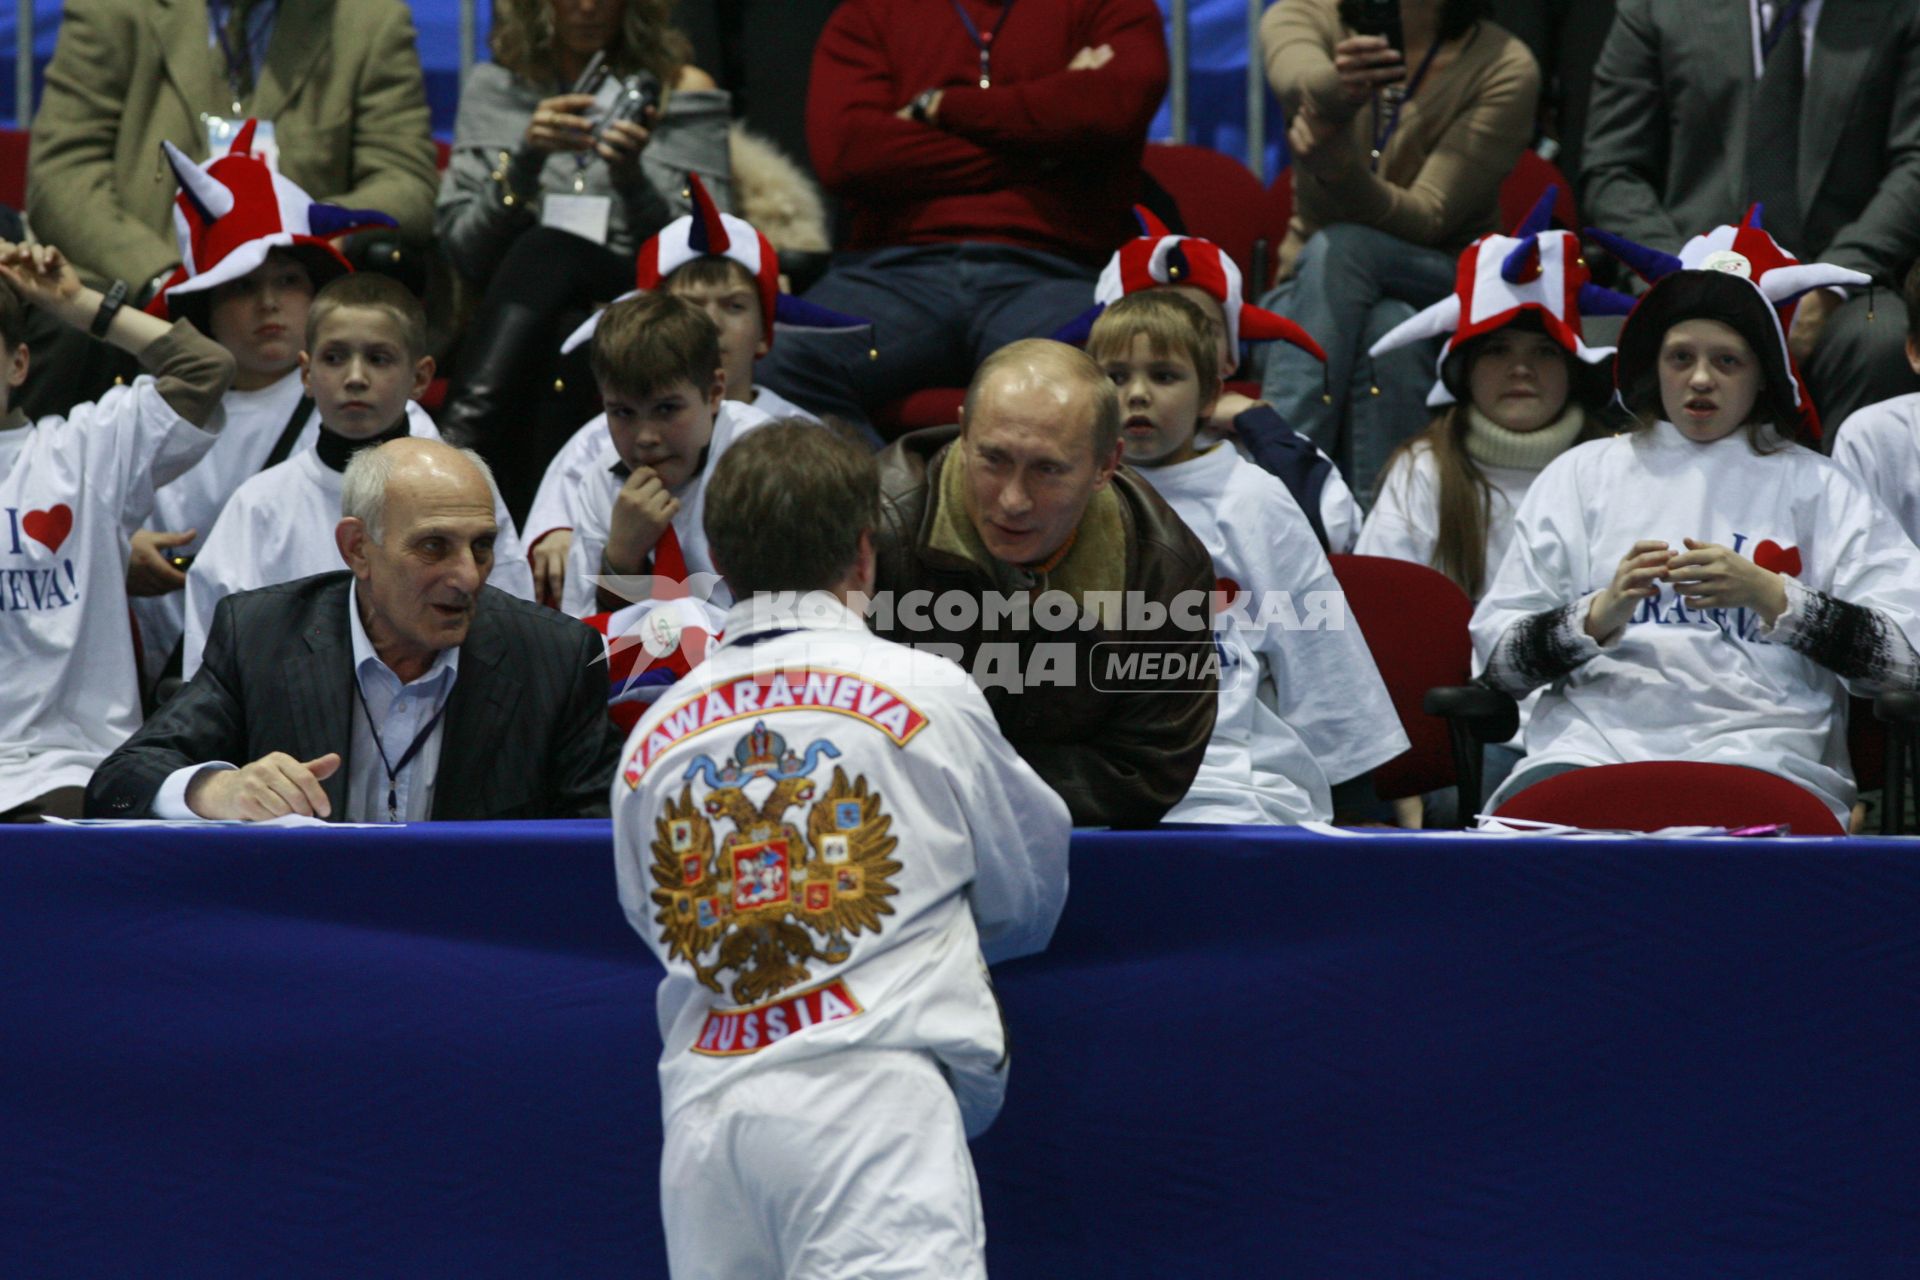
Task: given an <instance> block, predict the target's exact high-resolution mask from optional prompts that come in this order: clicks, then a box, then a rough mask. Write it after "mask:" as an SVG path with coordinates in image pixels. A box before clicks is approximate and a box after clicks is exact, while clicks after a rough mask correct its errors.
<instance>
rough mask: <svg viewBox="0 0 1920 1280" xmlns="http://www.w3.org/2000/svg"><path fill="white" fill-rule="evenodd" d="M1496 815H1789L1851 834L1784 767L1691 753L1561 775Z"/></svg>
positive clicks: (1696, 821)
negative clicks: (1692, 757)
mask: <svg viewBox="0 0 1920 1280" xmlns="http://www.w3.org/2000/svg"><path fill="white" fill-rule="evenodd" d="M1495 816H1496V817H1501V818H1525V819H1529V820H1531V821H1534V822H1560V823H1565V824H1567V825H1569V826H1575V827H1598V828H1602V829H1609V830H1619V831H1658V830H1659V829H1660V828H1661V827H1755V826H1761V825H1764V824H1767V823H1774V822H1784V823H1786V824H1787V826H1788V827H1789V828H1790V829H1791V830H1792V831H1793V833H1794V834H1795V835H1798V836H1843V835H1845V834H1847V833H1846V831H1845V829H1844V828H1842V827H1841V825H1840V823H1839V822H1838V821H1836V820H1835V818H1834V816H1833V812H1832V810H1830V809H1828V808H1827V806H1826V804H1825V803H1824V802H1823V801H1822V800H1821V799H1820V797H1818V796H1816V795H1814V794H1813V793H1812V792H1811V791H1808V790H1807V789H1806V788H1805V787H1802V786H1800V785H1799V784H1797V783H1794V782H1790V781H1788V780H1787V779H1786V778H1783V777H1781V776H1780V775H1779V774H1775V773H1767V772H1766V771H1764V770H1761V769H1749V768H1746V767H1745V766H1743V765H1733V764H1700V763H1697V762H1694V761H1689V760H1652V761H1644V762H1641V763H1637V764H1606V765H1596V766H1594V767H1593V768H1590V769H1575V770H1574V771H1573V772H1571V773H1561V774H1556V775H1554V776H1553V777H1551V778H1548V779H1547V780H1546V781H1544V782H1539V783H1535V784H1534V785H1533V786H1531V787H1528V788H1527V789H1526V790H1525V791H1522V792H1521V793H1520V794H1518V795H1516V796H1514V797H1513V798H1512V799H1510V800H1508V801H1507V802H1506V803H1505V804H1503V805H1501V806H1500V808H1499V811H1498V812H1497V814H1496V815H1495Z"/></svg>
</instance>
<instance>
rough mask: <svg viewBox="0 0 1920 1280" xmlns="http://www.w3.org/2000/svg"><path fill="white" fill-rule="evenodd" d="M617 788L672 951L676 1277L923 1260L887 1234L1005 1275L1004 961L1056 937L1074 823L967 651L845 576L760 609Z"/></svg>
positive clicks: (660, 705) (966, 1270) (700, 673)
mask: <svg viewBox="0 0 1920 1280" xmlns="http://www.w3.org/2000/svg"><path fill="white" fill-rule="evenodd" d="M612 805H613V822H614V859H615V866H616V871H617V873H618V879H619V885H620V901H621V904H622V906H623V907H624V908H625V910H626V914H627V919H628V921H629V922H630V923H631V924H632V925H633V927H634V929H635V930H636V931H637V932H638V933H639V934H640V936H641V937H642V938H643V939H645V940H646V942H647V945H648V946H649V947H651V948H653V950H654V952H655V954H656V955H658V956H659V957H660V960H661V962H662V963H663V964H664V965H665V966H666V969H667V974H666V977H665V978H664V979H663V980H662V981H661V984H660V990H659V996H658V1000H657V1005H658V1013H659V1018H660V1035H661V1040H662V1042H663V1049H662V1053H661V1059H660V1091H661V1107H662V1112H663V1115H664V1118H665V1123H666V1130H667V1145H666V1151H665V1153H664V1157H663V1162H662V1177H661V1186H662V1198H663V1201H664V1204H663V1209H664V1217H665V1220H666V1226H667V1243H668V1254H669V1259H670V1262H671V1264H672V1269H673V1273H674V1275H675V1276H676V1277H682V1278H683V1280H684V1278H685V1277H689V1276H722V1275H726V1276H733V1275H750V1274H751V1275H772V1274H790V1273H791V1272H789V1271H786V1270H785V1269H784V1268H787V1267H794V1266H796V1265H797V1260H798V1259H801V1258H807V1259H811V1260H812V1265H811V1266H809V1268H808V1269H807V1272H806V1273H807V1274H819V1275H827V1274H835V1275H837V1274H843V1272H842V1271H841V1270H837V1269H833V1268H832V1267H830V1266H828V1265H827V1264H828V1263H829V1262H831V1261H833V1260H835V1259H836V1258H837V1259H838V1261H839V1263H840V1265H841V1267H846V1266H851V1265H857V1260H859V1259H861V1258H863V1257H864V1258H865V1259H866V1261H867V1265H870V1266H875V1267H876V1268H882V1269H884V1274H887V1275H893V1274H907V1273H908V1272H906V1271H900V1270H897V1269H895V1268H894V1267H892V1266H891V1265H885V1264H882V1263H880V1262H879V1260H877V1259H875V1258H874V1254H873V1251H874V1249H875V1242H876V1241H886V1242H889V1244H894V1245H897V1246H898V1249H899V1251H900V1255H901V1257H903V1258H907V1259H913V1260H917V1264H918V1266H919V1270H918V1271H916V1272H914V1274H924V1275H941V1276H949V1275H952V1276H972V1275H984V1269H983V1265H982V1262H981V1258H982V1255H981V1252H980V1248H981V1244H982V1241H983V1235H982V1233H981V1231H980V1227H979V1201H978V1195H977V1192H976V1190H975V1188H974V1185H973V1179H972V1167H971V1162H970V1161H969V1159H968V1156H967V1152H966V1147H965V1141H964V1138H963V1136H962V1135H963V1130H964V1133H966V1134H977V1133H979V1132H981V1131H982V1130H984V1129H985V1128H986V1127H987V1125H989V1124H990V1123H991V1122H992V1120H993V1118H994V1116H995V1115H996V1114H997V1113H998V1111H999V1108H1000V1103H1001V1100H1002V1098H1003V1096H1004V1093H1005V1088H1006V1078H1007V1056H1006V1055H1007V1042H1006V1038H1005V1031H1004V1027H1003V1025H1002V1022H1001V1018H1000V1010H999V1006H998V1003H997V1002H996V1000H995V998H994V994H993V988H992V984H991V983H990V982H989V980H988V977H987V972H986V965H985V963H984V960H1000V959H1006V958H1010V957H1012V956H1016V955H1023V954H1027V953H1030V952H1034V951H1038V950H1040V949H1041V948H1043V947H1044V946H1045V945H1046V943H1047V939H1048V938H1049V937H1050V936H1051V934H1052V932H1053V926H1054V923H1055V921H1056V920H1057V919H1058V917H1059V913H1060V909H1061V906H1062V904H1063V902H1064V900H1065V895H1066V883H1067V862H1066V857H1067V837H1068V833H1069V828H1068V822H1069V819H1068V816H1067V808H1066V805H1065V803H1064V802H1063V801H1062V800H1061V799H1060V797H1059V796H1058V795H1056V794H1055V793H1054V792H1053V791H1052V790H1050V789H1049V788H1048V787H1047V786H1046V784H1045V783H1043V782H1042V781H1041V780H1040V778H1039V776H1038V775H1037V774H1035V773H1034V772H1033V770H1032V769H1031V768H1030V767H1029V766H1028V765H1027V764H1026V763H1025V762H1024V761H1023V760H1021V758H1020V757H1019V755H1018V754H1016V753H1015V751H1014V750H1013V748H1012V747H1010V746H1009V745H1008V744H1007V742H1006V739H1005V738H1004V737H1002V736H1001V734H1000V731H999V728H998V726H997V725H996V724H995V723H994V719H993V713H992V712H991V711H990V710H989V709H988V707H987V703H986V699H985V698H984V697H983V696H982V695H981V694H980V692H979V690H978V689H977V688H975V687H974V685H973V683H972V682H971V681H970V680H969V679H968V678H967V676H966V674H965V672H963V671H962V670H961V669H960V668H959V667H958V666H956V665H954V664H953V663H950V662H948V661H946V660H945V659H942V658H938V657H935V656H933V655H931V654H927V653H920V652H915V651H913V650H910V649H908V648H906V647H904V646H901V645H896V644H892V643H889V642H887V641H884V640H880V639H878V638H876V637H874V636H873V635H872V634H871V633H869V632H868V630H867V629H866V626H865V624H864V623H863V622H862V621H861V620H860V618H859V617H858V616H857V615H856V614H854V613H852V612H851V611H849V610H848V609H846V608H845V607H844V606H843V605H841V604H840V603H839V602H838V601H837V600H834V599H833V598H832V597H829V596H826V595H824V594H818V593H816V594H813V595H810V596H807V597H804V598H803V599H802V601H801V602H800V609H799V616H798V617H795V616H793V615H792V614H787V615H782V614H781V613H779V612H778V611H775V610H773V609H771V608H767V607H765V602H764V601H758V602H756V601H749V602H747V603H744V604H741V605H737V606H735V607H734V608H733V610H732V611H731V612H730V613H729V614H728V615H727V619H726V639H725V641H724V643H723V644H722V645H721V647H720V648H719V649H718V650H717V651H716V652H715V654H714V655H713V656H712V657H711V658H710V659H709V660H708V661H707V662H705V663H702V664H701V665H700V666H699V667H697V668H695V669H694V671H693V672H692V673H691V674H690V675H689V676H688V677H687V678H686V679H685V680H682V681H681V682H680V683H678V684H676V685H675V686H673V688H672V689H670V690H669V691H668V692H667V693H666V694H665V695H663V696H662V697H661V698H660V700H659V701H658V702H657V703H656V704H655V705H654V707H653V709H652V710H650V711H649V712H648V713H647V715H646V716H645V717H644V718H643V719H642V720H641V721H640V723H639V725H638V726H637V727H636V728H635V729H634V732H633V733H632V735H631V736H630V737H629V738H628V739H627V745H626V748H625V750H624V752H623V755H622V763H621V768H620V771H619V773H618V775H617V776H616V777H615V779H614V783H613V800H612ZM983 957H984V959H983ZM942 1077H944V1083H943V1082H942ZM936 1085H938V1086H939V1087H936ZM947 1086H950V1088H949V1087H947ZM891 1261H892V1260H891V1259H890V1260H889V1263H891ZM845 1273H846V1274H852V1272H845ZM880 1273H881V1270H880V1269H876V1270H872V1271H862V1272H861V1274H880Z"/></svg>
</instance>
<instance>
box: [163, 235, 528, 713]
mask: <svg viewBox="0 0 1920 1280" xmlns="http://www.w3.org/2000/svg"><path fill="white" fill-rule="evenodd" d="M426 325H427V320H426V314H425V311H424V310H423V309H422V307H421V305H420V300H419V299H418V298H416V297H414V296H413V294H412V293H410V292H409V291H408V290H407V288H406V286H405V285H402V284H401V283H400V282H399V281H397V280H395V279H393V278H392V277H391V276H384V275H378V274H376V273H373V272H362V273H359V274H355V275H344V276H340V277H338V278H337V279H335V280H333V281H332V282H330V283H329V284H328V285H327V286H326V287H325V288H323V289H322V290H321V291H320V292H319V293H318V294H317V295H316V296H315V297H314V300H313V305H312V307H311V308H310V309H309V311H308V316H307V332H306V338H305V346H306V350H305V351H303V352H302V353H301V366H300V367H301V378H302V380H303V382H304V384H305V386H306V389H307V392H308V394H309V395H311V396H312V397H313V402H314V408H315V412H316V413H317V414H318V415H319V418H320V429H319V431H318V432H317V433H316V434H315V437H314V442H313V444H312V446H311V447H309V448H306V449H303V450H301V451H300V452H299V453H296V454H294V455H293V456H292V457H291V458H288V459H287V460H286V461H285V462H282V463H279V464H278V465H276V466H271V467H268V468H267V469H266V470H265V471H262V472H260V473H259V474H258V475H255V476H253V477H251V478H250V479H248V480H247V481H246V482H245V483H243V484H242V485H241V486H240V487H239V488H238V489H237V490H235V491H234V493H233V496H232V497H231V498H229V499H228V501H227V505H226V508H225V509H224V510H223V511H222V512H221V513H220V518H219V520H217V521H216V522H215V523H214V526H213V532H212V533H210V534H208V535H207V540H206V545H205V547H204V549H203V550H202V551H201V553H200V556H199V558H198V559H197V560H195V561H194V564H193V568H192V570H191V571H190V572H189V573H188V575H187V618H186V624H187V625H186V639H185V641H184V644H183V646H182V665H181V669H182V673H183V674H184V676H185V677H186V678H187V679H189V680H190V679H192V678H193V674H194V672H196V671H198V670H199V669H200V658H201V654H202V652H203V651H204V649H205V647H206V642H207V633H208V631H209V629H210V628H211V627H212V625H213V614H214V610H215V609H216V608H218V607H219V604H220V601H222V600H223V599H225V598H226V597H227V596H229V595H232V594H234V593H236V592H240V591H251V590H253V589H254V588H256V587H268V586H273V585H275V584H277V583H282V582H293V581H295V580H297V579H299V578H307V577H311V576H313V575H314V574H317V573H331V572H333V571H334V570H337V569H339V568H341V567H342V566H341V560H340V550H339V547H338V546H337V545H336V543H335V541H334V538H333V530H334V526H335V525H337V524H338V523H339V522H340V502H341V498H342V494H343V492H344V487H345V483H346V469H347V463H348V461H349V460H351V458H352V456H353V455H354V454H355V453H356V452H358V451H359V450H361V449H364V448H369V447H372V446H374V445H377V444H384V443H385V442H386V441H388V440H395V439H399V438H400V437H402V436H419V437H422V438H425V439H429V440H437V439H439V438H440V433H439V432H438V431H437V430H436V429H435V428H434V425H433V422H432V420H431V419H429V418H428V417H427V415H426V413H425V412H424V411H423V410H422V409H421V408H420V406H419V404H418V403H417V401H418V398H419V396H420V394H421V393H422V392H424V391H425V390H426V387H427V384H428V382H430V381H431V380H432V378H433V358H432V357H431V356H429V355H427V353H426ZM494 517H495V519H496V520H498V522H499V525H500V529H499V535H498V537H497V539H496V541H495V543H494V552H495V555H494V568H493V572H492V576H491V577H490V578H489V579H488V582H489V583H490V584H491V585H493V586H495V587H498V588H500V589H501V590H503V591H506V592H508V593H510V594H512V595H516V596H519V597H520V598H521V599H523V600H524V599H531V598H532V595H533V577H532V574H531V573H529V572H528V569H527V561H526V556H525V555H524V554H523V553H522V552H521V550H520V542H519V538H518V536H517V535H516V534H515V532H514V527H513V520H512V518H511V517H510V516H509V515H508V514H507V509H506V506H505V504H504V503H501V502H500V501H499V500H498V497H497V495H496V500H495V503H494Z"/></svg>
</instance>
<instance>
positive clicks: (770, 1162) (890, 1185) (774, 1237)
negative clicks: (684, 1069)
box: [660, 1049, 987, 1280]
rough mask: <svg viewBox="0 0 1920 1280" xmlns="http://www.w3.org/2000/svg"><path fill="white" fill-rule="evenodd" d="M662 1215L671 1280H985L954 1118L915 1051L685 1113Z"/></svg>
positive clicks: (743, 1084) (664, 1182) (971, 1187)
mask: <svg viewBox="0 0 1920 1280" xmlns="http://www.w3.org/2000/svg"><path fill="white" fill-rule="evenodd" d="M823 1172H824V1173H825V1176H822V1175H823ZM660 1212H661V1215H662V1217H663V1218H664V1219H665V1223H666V1229H667V1261H668V1265H669V1266H670V1267H671V1268H672V1271H673V1275H674V1280H749V1278H753V1280H758V1278H760V1277H770V1276H782V1277H785V1278H786V1280H924V1278H925V1277H932V1276H939V1277H954V1278H955V1280H972V1278H974V1277H984V1276H985V1275H986V1274H987V1264H986V1244H987V1232H986V1223H985V1221H984V1219H983V1218H982V1216H981V1211H980V1187H979V1183H978V1182H977V1180H976V1179H975V1176H974V1172H973V1159H972V1157H971V1156H969V1155H968V1154H967V1135H966V1132H965V1130H964V1129H963V1127H962V1126H961V1123H960V1108H959V1105H958V1104H957V1103H956V1102H955V1101H954V1097H953V1090H952V1089H951V1088H949V1087H948V1086H947V1082H946V1080H945V1079H944V1078H942V1076H941V1075H940V1069H939V1067H938V1066H936V1065H935V1064H934V1062H933V1059H932V1058H931V1057H929V1056H928V1055H927V1054H924V1053H919V1052H915V1051H912V1050H902V1049H870V1050H859V1049H856V1050H850V1051H847V1052H844V1053H840V1054H836V1055H835V1056H833V1057H831V1058H810V1059H803V1060H801V1061H799V1062H796V1063H793V1064H791V1065H789V1066H784V1067H774V1068H769V1069H767V1070H764V1071H761V1072H759V1073H757V1074H755V1075H753V1076H750V1077H747V1078H745V1079H743V1080H741V1081H739V1082H737V1083H736V1084H734V1085H733V1086H731V1087H730V1088H727V1089H724V1090H722V1091H721V1092H719V1093H717V1094H711V1095H709V1096H707V1097H705V1098H702V1099H699V1100H698V1101H695V1102H692V1103H689V1104H688V1105H687V1106H686V1107H685V1108H683V1109H682V1110H681V1111H680V1113H679V1114H678V1115H676V1116H675V1117H674V1119H673V1123H672V1124H671V1125H669V1126H668V1127H667V1143H666V1148H665V1149H664V1150H663V1151H662V1153H661V1157H660Z"/></svg>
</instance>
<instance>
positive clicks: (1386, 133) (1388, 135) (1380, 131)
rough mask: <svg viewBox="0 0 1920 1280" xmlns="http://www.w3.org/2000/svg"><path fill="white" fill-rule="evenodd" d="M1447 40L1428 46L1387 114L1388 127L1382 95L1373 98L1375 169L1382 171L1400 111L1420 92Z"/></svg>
mask: <svg viewBox="0 0 1920 1280" xmlns="http://www.w3.org/2000/svg"><path fill="white" fill-rule="evenodd" d="M1445 43H1446V41H1444V40H1441V39H1438V38H1436V39H1435V40H1434V42H1433V43H1432V44H1430V45H1428V46H1427V56H1426V57H1424V58H1422V59H1420V68H1419V70H1417V71H1415V72H1414V73H1413V79H1411V80H1409V81H1407V91H1406V92H1405V93H1403V94H1401V95H1400V97H1399V98H1398V99H1396V100H1395V102H1394V104H1393V111H1392V112H1391V113H1390V114H1389V115H1388V116H1387V123H1386V127H1385V128H1382V127H1381V126H1380V97H1379V95H1378V94H1375V95H1374V99H1373V171H1374V172H1375V173H1378V172H1380V157H1381V156H1383V155H1385V154H1386V153H1387V144H1388V143H1390V142H1392V141H1393V135H1394V134H1395V133H1396V132H1398V131H1399V129H1400V113H1401V112H1402V111H1403V110H1405V109H1406V105H1407V103H1409V102H1411V101H1412V100H1413V95H1414V94H1416V93H1418V92H1420V86H1421V85H1422V84H1424V83H1426V79H1427V72H1429V71H1431V70H1432V69H1433V59H1434V57H1435V55H1437V54H1438V53H1439V52H1440V46H1441V45H1443V44H1445Z"/></svg>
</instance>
